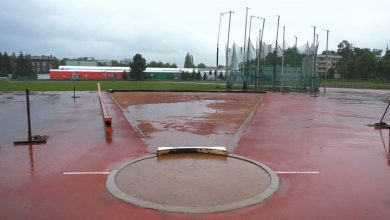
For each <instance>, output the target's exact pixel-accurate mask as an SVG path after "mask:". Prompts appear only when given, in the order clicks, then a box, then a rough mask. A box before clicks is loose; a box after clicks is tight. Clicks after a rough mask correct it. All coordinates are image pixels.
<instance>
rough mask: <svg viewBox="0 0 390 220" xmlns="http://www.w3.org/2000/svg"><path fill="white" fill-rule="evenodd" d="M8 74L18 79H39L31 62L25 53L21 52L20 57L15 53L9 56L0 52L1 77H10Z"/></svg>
mask: <svg viewBox="0 0 390 220" xmlns="http://www.w3.org/2000/svg"><path fill="white" fill-rule="evenodd" d="M8 74H13V77H14V78H16V79H17V78H29V79H36V78H37V76H36V73H35V72H34V70H33V67H32V63H31V61H30V60H29V58H28V56H25V55H24V54H23V52H20V53H19V56H18V57H16V56H15V54H14V53H13V54H12V55H11V56H9V55H8V54H7V52H4V54H3V53H1V52H0V76H2V77H8Z"/></svg>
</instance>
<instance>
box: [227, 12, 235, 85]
mask: <svg viewBox="0 0 390 220" xmlns="http://www.w3.org/2000/svg"><path fill="white" fill-rule="evenodd" d="M232 13H234V12H233V11H229V26H228V37H227V47H226V73H225V77H226V79H227V80H226V88H227V89H231V88H232V83H231V82H230V79H229V38H230V21H231V17H232Z"/></svg>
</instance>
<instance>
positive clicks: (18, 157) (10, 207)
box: [0, 89, 390, 219]
mask: <svg viewBox="0 0 390 220" xmlns="http://www.w3.org/2000/svg"><path fill="white" fill-rule="evenodd" d="M77 95H80V98H79V99H77V100H76V102H74V101H73V99H71V98H70V97H71V96H72V93H66V92H65V93H63V92H62V93H55V92H47V93H46V92H45V93H33V94H32V96H31V100H32V103H31V106H32V130H33V134H34V135H35V134H39V135H49V136H50V138H49V140H48V143H47V144H45V145H36V146H13V144H12V142H13V141H15V140H21V139H22V140H23V139H25V138H26V137H27V130H26V127H27V123H26V113H25V97H24V95H23V93H1V94H0V120H1V124H0V131H1V138H0V173H1V175H2V178H1V179H0V213H1V218H2V219H53V218H55V219H171V218H177V219H187V218H191V219H192V218H195V219H196V218H201V219H215V218H217V219H237V218H246V219H390V211H389V210H390V189H389V183H390V159H389V158H390V157H389V145H390V140H389V130H382V131H380V130H375V129H373V128H369V127H367V126H365V125H366V124H372V123H375V122H378V121H379V120H380V118H381V116H382V114H383V112H384V110H385V108H386V106H387V103H386V102H387V101H388V100H389V97H390V95H389V92H388V91H373V90H353V89H328V92H327V94H326V96H319V97H317V98H313V97H311V96H310V95H309V94H298V93H290V94H279V93H268V94H267V95H265V97H264V100H263V101H262V103H261V105H260V107H259V109H258V110H257V112H256V114H255V115H254V117H253V119H252V120H251V121H250V123H249V125H248V127H247V128H246V129H245V131H244V132H243V134H242V136H241V139H240V140H239V142H238V144H237V146H236V147H235V148H234V149H233V153H234V154H238V155H242V156H245V157H248V158H250V159H253V160H257V161H261V162H262V163H264V164H266V165H268V166H270V167H271V168H272V169H273V170H275V171H277V172H279V174H278V176H279V178H280V186H279V189H278V191H277V192H276V193H275V194H274V195H272V196H271V197H269V198H267V199H266V200H265V201H263V202H262V203H260V204H258V205H253V206H250V207H246V208H242V209H238V210H232V211H227V212H219V213H211V214H197V215H188V214H182V213H169V212H162V211H155V210H152V209H145V208H140V207H137V206H134V205H131V204H128V203H125V202H123V201H121V200H119V199H117V198H115V197H114V196H112V195H111V194H110V193H109V192H108V191H107V189H106V186H105V182H106V179H107V176H106V175H63V174H64V172H88V171H90V172H103V171H104V172H109V171H111V170H112V169H113V168H114V167H117V166H118V165H119V164H121V163H122V162H123V161H125V160H128V159H135V158H138V157H141V156H145V155H148V154H149V152H150V149H148V146H147V145H145V144H144V142H143V141H142V139H141V138H140V136H139V134H138V133H137V132H136V131H135V129H134V128H133V127H132V126H131V125H130V124H129V123H128V120H127V118H126V117H125V115H126V114H123V112H122V110H121V109H120V108H119V107H118V106H117V105H116V103H114V102H113V101H112V100H111V98H110V96H108V95H107V94H105V96H104V97H105V101H106V105H107V109H108V111H109V113H110V114H111V115H112V116H113V129H114V133H113V138H112V140H111V141H106V139H105V134H104V129H103V122H102V118H101V112H100V109H99V102H98V97H97V95H96V93H93V92H92V93H90V92H84V93H79V94H77ZM208 100H209V99H208ZM178 102H183V100H179V101H178ZM172 103H175V102H172ZM205 103H207V102H205ZM219 103H221V101H218V102H216V104H219ZM149 104H151V103H149ZM209 104H210V103H207V105H209ZM251 106H253V104H251ZM122 108H123V107H122ZM207 111H208V110H207ZM207 111H206V112H207ZM202 112H203V111H202ZM195 113H196V114H195ZM195 113H194V114H195V115H198V113H197V112H195ZM202 114H203V113H202ZM389 119H390V117H389V116H387V117H385V121H386V122H389ZM239 126H240V125H239ZM239 126H238V127H239ZM141 127H142V126H141ZM159 129H161V128H159ZM217 131H219V129H217ZM296 171H316V172H317V173H311V174H305V173H294V172H296ZM285 172H290V173H285Z"/></svg>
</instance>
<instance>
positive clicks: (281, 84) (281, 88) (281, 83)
mask: <svg viewBox="0 0 390 220" xmlns="http://www.w3.org/2000/svg"><path fill="white" fill-rule="evenodd" d="M285 28H286V27H285V26H283V48H282V53H283V54H282V77H281V80H280V81H281V82H280V91H281V92H283V83H284V39H285V31H286V29H285Z"/></svg>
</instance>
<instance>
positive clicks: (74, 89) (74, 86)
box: [73, 80, 76, 101]
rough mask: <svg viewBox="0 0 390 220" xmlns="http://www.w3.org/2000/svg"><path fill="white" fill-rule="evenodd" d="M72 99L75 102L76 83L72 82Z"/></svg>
mask: <svg viewBox="0 0 390 220" xmlns="http://www.w3.org/2000/svg"><path fill="white" fill-rule="evenodd" d="M73 99H74V100H75V101H76V83H75V82H74V80H73Z"/></svg>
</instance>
